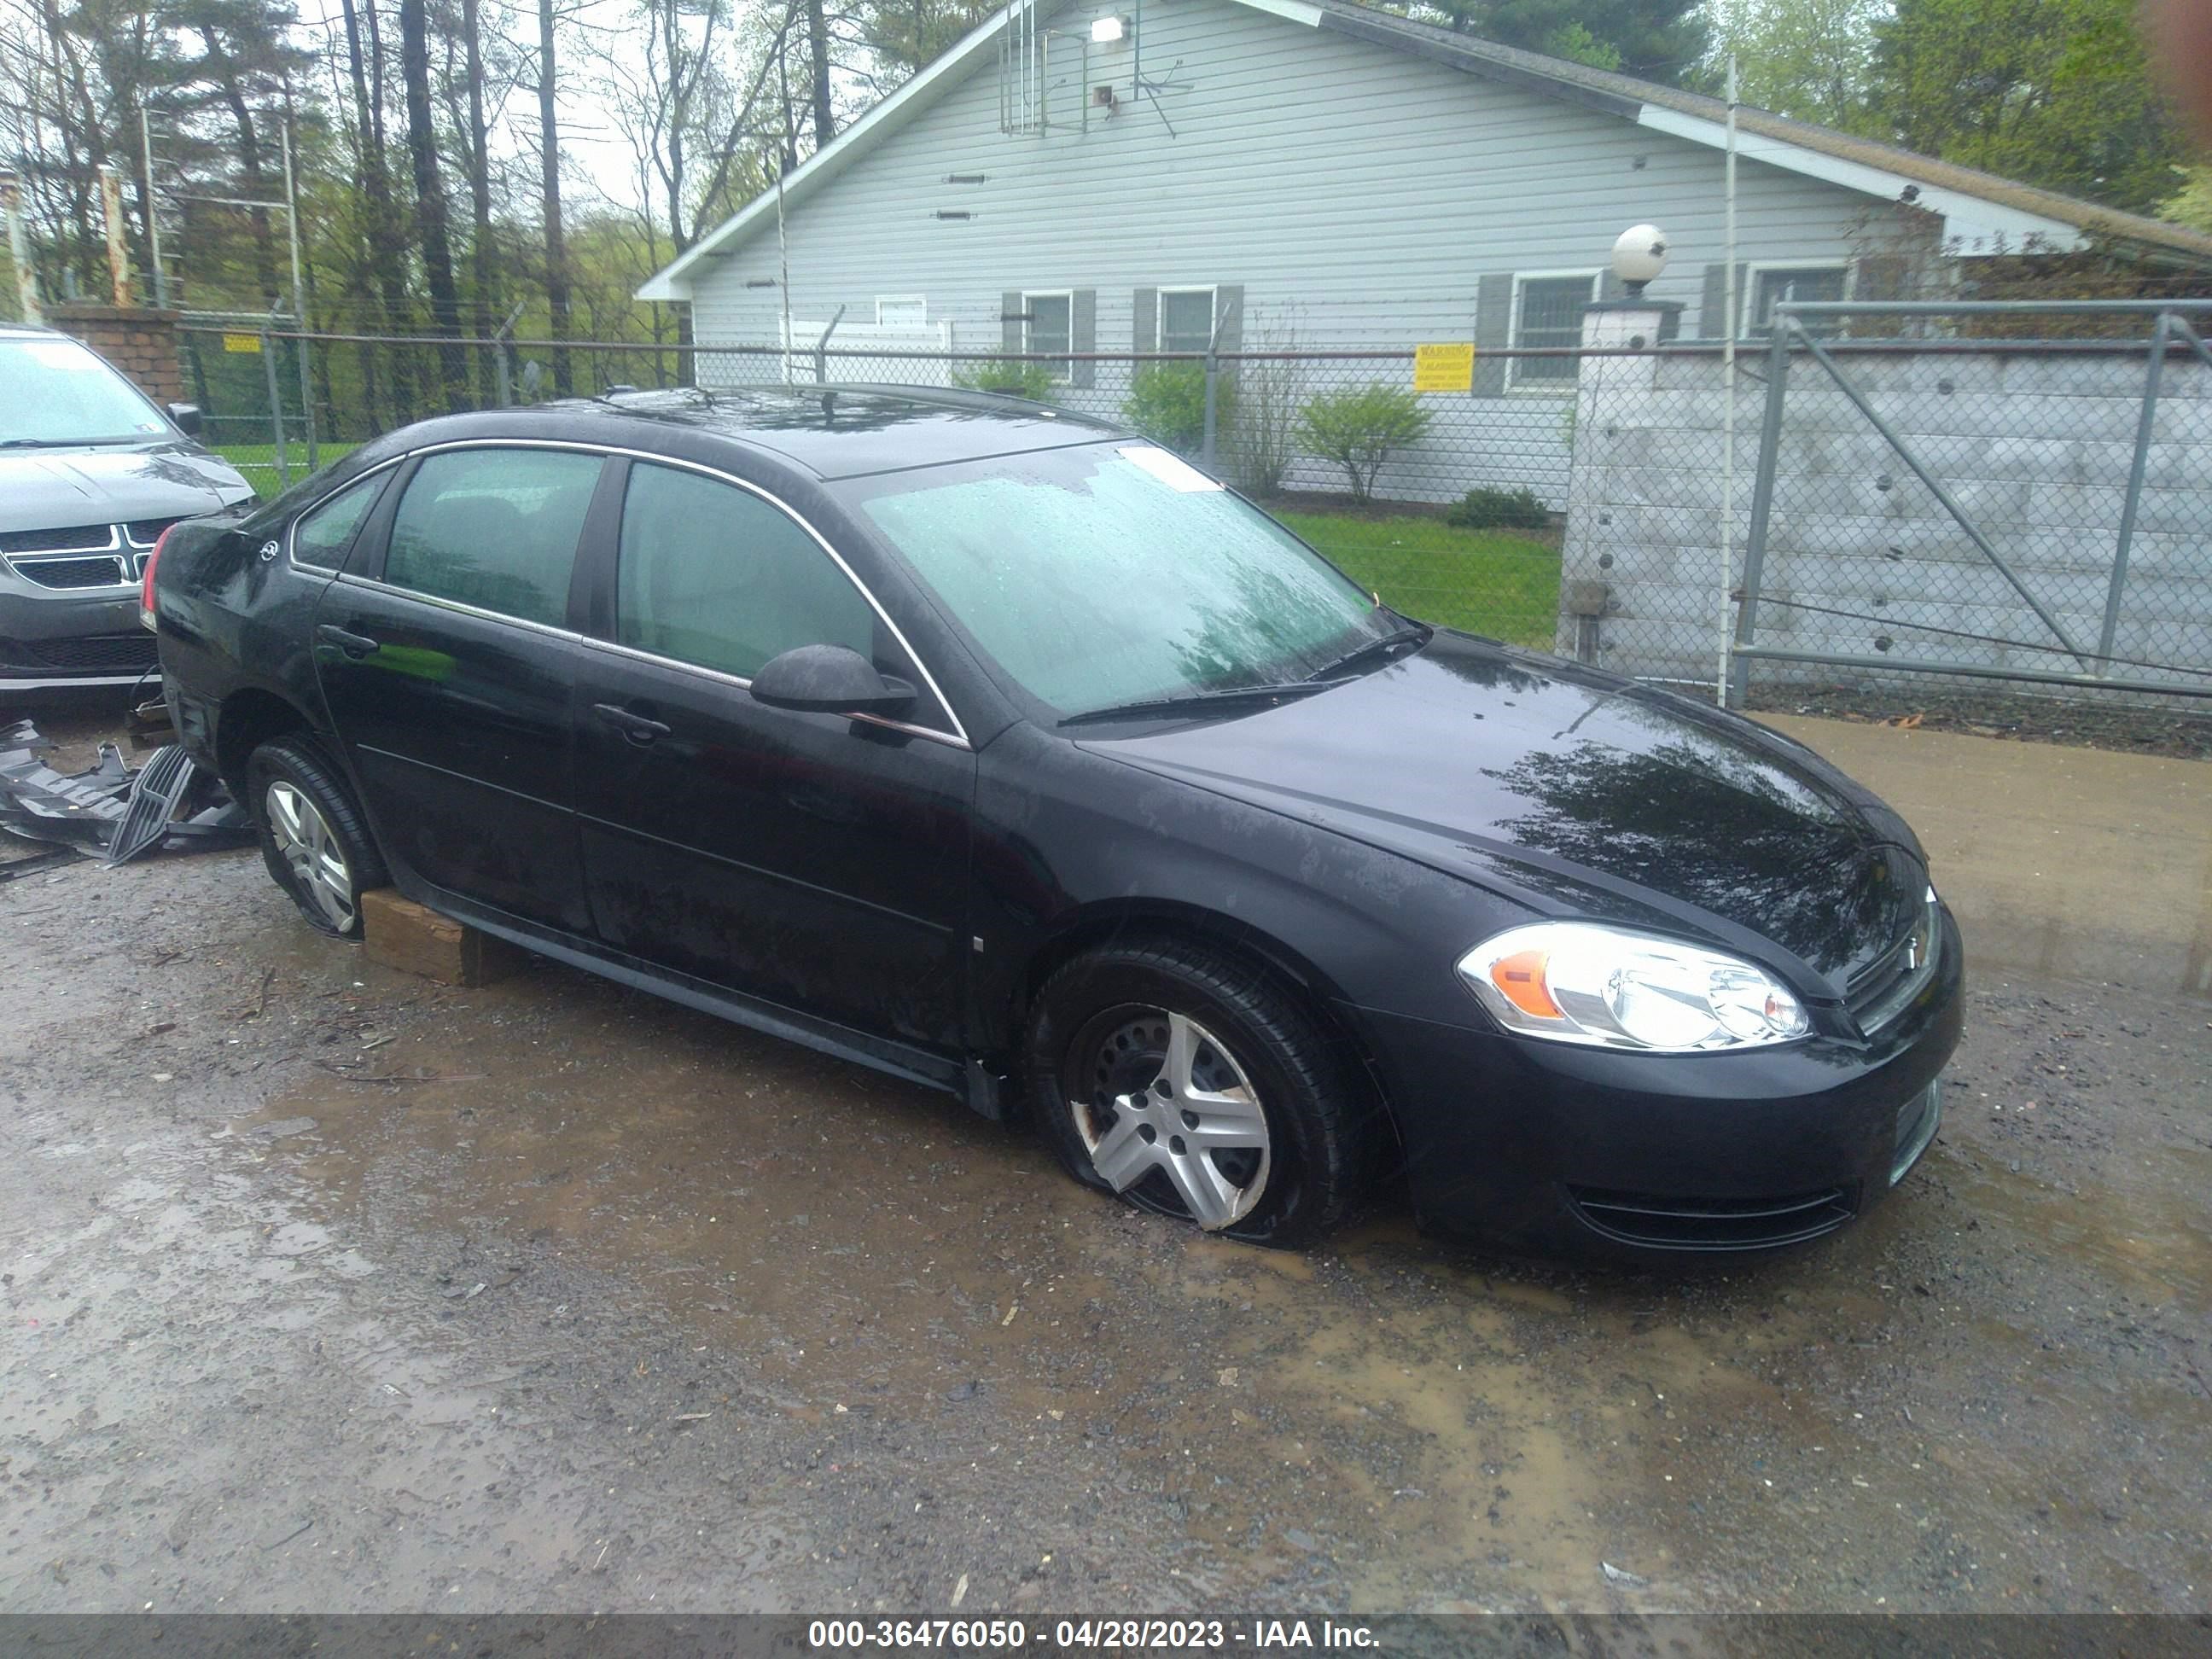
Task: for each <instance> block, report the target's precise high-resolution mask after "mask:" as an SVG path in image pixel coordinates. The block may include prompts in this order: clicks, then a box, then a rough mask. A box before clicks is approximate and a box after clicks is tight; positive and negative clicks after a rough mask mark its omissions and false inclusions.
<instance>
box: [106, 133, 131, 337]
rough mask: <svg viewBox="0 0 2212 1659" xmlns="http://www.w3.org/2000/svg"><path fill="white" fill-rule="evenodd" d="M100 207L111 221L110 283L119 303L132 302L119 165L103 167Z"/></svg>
mask: <svg viewBox="0 0 2212 1659" xmlns="http://www.w3.org/2000/svg"><path fill="white" fill-rule="evenodd" d="M100 214H101V216H103V217H104V218H105V219H106V221H107V286H108V291H109V294H110V295H111V297H112V299H113V301H114V302H115V304H117V305H118V306H120V307H123V308H124V309H125V310H128V309H129V308H130V306H131V250H130V248H129V247H128V246H125V242H124V240H123V185H122V183H121V182H120V181H119V180H118V179H117V178H116V176H115V169H114V168H113V167H109V166H108V165H107V164H106V162H102V163H101V164H100Z"/></svg>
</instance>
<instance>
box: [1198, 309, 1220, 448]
mask: <svg viewBox="0 0 2212 1659" xmlns="http://www.w3.org/2000/svg"><path fill="white" fill-rule="evenodd" d="M1220 345H1221V319H1220V318H1219V317H1216V318H1215V319H1213V328H1212V331H1211V332H1209V333H1208V334H1207V335H1206V421H1205V425H1204V427H1203V428H1201V430H1200V436H1199V441H1198V460H1199V465H1201V466H1203V467H1205V468H1206V471H1209V472H1210V471H1212V470H1213V451H1214V441H1215V439H1216V437H1217V435H1218V430H1219V427H1220V421H1221V360H1220V359H1219V358H1218V356H1215V353H1216V352H1217V351H1218V349H1219V348H1220Z"/></svg>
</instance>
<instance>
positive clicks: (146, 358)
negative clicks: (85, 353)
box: [46, 304, 185, 405]
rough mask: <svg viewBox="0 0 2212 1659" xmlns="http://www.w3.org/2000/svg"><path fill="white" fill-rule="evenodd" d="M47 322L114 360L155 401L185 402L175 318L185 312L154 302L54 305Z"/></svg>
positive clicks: (166, 402) (101, 354) (50, 309)
mask: <svg viewBox="0 0 2212 1659" xmlns="http://www.w3.org/2000/svg"><path fill="white" fill-rule="evenodd" d="M181 314H182V313H179V312H174V311H156V310H154V309H151V308H150V307H125V306H96V305H81V304H70V305H50V306H48V307H46V323H47V325H48V326H50V327H52V328H56V329H58V330H60V331H62V332H63V333H64V334H69V335H74V336H75V337H76V338H78V339H80V340H82V341H83V342H84V343H85V344H87V345H88V346H90V347H91V348H92V349H94V351H97V352H98V353H99V354H100V356H103V357H105V358H106V359H107V361H108V362H111V363H112V364H114V365H115V367H116V368H118V370H120V371H121V372H122V374H123V375H124V378H125V379H126V380H129V381H130V382H131V384H132V385H133V386H137V388H138V389H139V390H140V391H141V392H144V393H145V394H146V395H147V396H148V397H149V398H152V399H153V400H154V401H155V403H157V404H164V405H166V404H174V403H182V402H184V401H185V384H184V375H183V373H182V371H181V370H180V369H179V368H178V366H177V320H178V319H179V316H180V315H181Z"/></svg>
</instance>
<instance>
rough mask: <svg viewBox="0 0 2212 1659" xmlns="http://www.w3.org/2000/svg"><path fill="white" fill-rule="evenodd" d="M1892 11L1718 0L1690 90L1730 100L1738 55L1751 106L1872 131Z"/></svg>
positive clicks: (1798, 1) (1847, 4) (1742, 91)
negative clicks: (1878, 66) (1878, 68)
mask: <svg viewBox="0 0 2212 1659" xmlns="http://www.w3.org/2000/svg"><path fill="white" fill-rule="evenodd" d="M1889 10H1890V9H1889V7H1888V5H1887V3H1886V0H1717V3H1715V4H1713V5H1711V6H1710V7H1709V8H1708V9H1707V15H1709V16H1710V18H1711V29H1712V37H1711V47H1710V49H1709V50H1708V52H1707V53H1706V56H1705V61H1704V62H1703V63H1701V64H1699V66H1698V68H1697V70H1695V71H1694V72H1693V73H1692V75H1691V76H1690V77H1689V81H1690V84H1691V85H1692V86H1693V87H1695V88H1697V89H1698V90H1699V91H1700V92H1707V93H1711V94H1713V95H1714V96H1715V97H1720V96H1723V95H1725V94H1726V93H1727V91H1728V55H1729V53H1730V52H1734V53H1735V59H1736V88H1737V95H1738V96H1739V97H1740V98H1741V100H1743V102H1745V103H1747V104H1755V105H1757V106H1759V108H1761V109H1769V110H1772V111H1773V112H1775V113H1776V114H1777V115H1787V116H1789V117H1790V118H1793V119H1795V120H1799V121H1817V122H1820V124H1821V125H1824V126H1831V127H1840V128H1842V129H1843V130H1844V131H1847V132H1857V131H1864V130H1865V129H1866V128H1867V127H1868V125H1869V119H1870V118H1869V109H1868V99H1869V96H1870V94H1871V90H1872V78H1871V74H1870V70H1871V65H1872V64H1873V60H1874V49H1875V30H1876V29H1877V27H1880V25H1881V22H1882V21H1883V20H1884V19H1885V18H1887V16H1888V15H1889Z"/></svg>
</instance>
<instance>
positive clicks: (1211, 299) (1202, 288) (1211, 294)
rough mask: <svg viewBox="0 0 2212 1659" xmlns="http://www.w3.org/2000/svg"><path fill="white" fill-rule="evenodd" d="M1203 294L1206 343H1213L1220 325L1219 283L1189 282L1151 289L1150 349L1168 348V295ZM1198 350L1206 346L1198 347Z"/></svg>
mask: <svg viewBox="0 0 2212 1659" xmlns="http://www.w3.org/2000/svg"><path fill="white" fill-rule="evenodd" d="M1170 294H1174V295H1191V294H1203V295H1206V344H1207V345H1211V344H1212V343H1213V339H1214V337H1215V335H1216V334H1217V333H1218V331H1219V330H1220V327H1221V285H1220V284H1219V283H1184V284H1181V285H1179V286H1176V287H1174V288H1160V289H1154V290H1153V291H1152V349H1153V350H1155V351H1165V350H1167V349H1169V348H1168V295H1170ZM1199 349H1200V351H1203V350H1205V349H1206V346H1200V348H1199Z"/></svg>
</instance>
